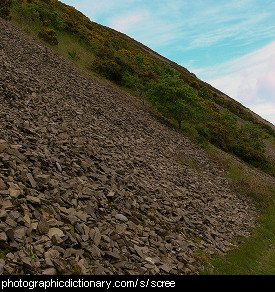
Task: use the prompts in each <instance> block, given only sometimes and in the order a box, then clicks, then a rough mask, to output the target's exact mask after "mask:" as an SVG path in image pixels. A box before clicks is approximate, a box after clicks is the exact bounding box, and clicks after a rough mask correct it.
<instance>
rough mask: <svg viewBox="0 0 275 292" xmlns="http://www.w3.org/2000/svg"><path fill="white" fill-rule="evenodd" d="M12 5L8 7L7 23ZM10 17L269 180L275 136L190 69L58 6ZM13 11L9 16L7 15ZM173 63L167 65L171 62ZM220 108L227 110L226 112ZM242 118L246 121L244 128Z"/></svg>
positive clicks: (27, 1)
mask: <svg viewBox="0 0 275 292" xmlns="http://www.w3.org/2000/svg"><path fill="white" fill-rule="evenodd" d="M10 2H11V1H9V0H5V1H4V3H5V4H4V6H5V7H4V6H3V7H4V8H3V9H4V10H3V9H2V8H1V10H0V11H2V10H3V11H6V12H5V13H6V14H5V15H7V16H6V18H8V17H9V8H11V5H10V4H11V3H10ZM12 4H13V5H12V8H11V9H12V10H11V15H12V17H13V22H14V23H15V24H16V25H18V26H19V27H21V28H23V29H25V30H27V31H32V33H34V34H35V35H34V36H35V37H39V38H40V39H41V40H43V41H44V42H46V43H48V44H49V45H50V46H52V47H53V48H55V49H56V50H58V51H59V52H62V53H63V54H65V55H66V56H67V57H69V58H71V59H72V60H73V61H75V62H76V63H77V64H79V65H81V66H82V67H84V68H85V69H86V70H88V71H91V72H95V73H97V74H99V75H100V76H103V77H104V78H107V79H109V80H111V81H113V82H115V83H116V84H117V85H118V86H121V87H123V88H125V89H126V88H127V90H130V91H131V92H132V93H134V94H136V95H137V96H139V97H140V98H141V99H142V100H143V102H145V101H146V102H147V103H149V104H150V105H151V106H153V107H154V108H156V109H157V110H158V111H159V112H160V113H161V114H162V115H164V116H165V117H166V118H168V119H169V120H170V121H171V123H172V124H174V125H175V126H177V127H178V128H179V129H180V130H181V131H184V132H185V133H186V134H188V135H189V137H190V138H191V139H193V140H194V141H195V142H197V143H198V144H200V145H206V144H207V143H208V142H211V143H212V144H214V145H216V146H218V147H219V148H221V149H222V150H224V151H227V152H230V153H233V154H235V155H236V156H238V157H239V158H241V159H242V160H244V161H245V162H247V163H249V164H251V165H253V166H255V167H258V168H260V169H262V170H264V171H266V172H269V173H270V174H273V175H274V174H275V170H274V163H273V162H271V161H270V160H269V159H268V158H267V157H266V155H265V144H264V143H263V139H264V138H266V137H270V136H271V137H275V134H274V130H273V129H272V128H271V127H269V126H268V125H267V124H265V123H263V122H261V121H259V120H257V119H256V118H255V117H254V116H253V115H252V114H251V113H249V112H248V111H246V110H245V108H244V107H243V106H242V105H241V104H239V103H238V102H235V101H233V100H230V99H226V98H224V97H223V96H222V95H221V94H219V91H218V90H213V88H210V87H208V86H206V85H205V83H204V82H202V81H200V80H199V79H197V78H196V77H195V76H194V74H191V73H190V72H189V71H188V70H186V69H185V68H183V67H181V66H179V65H177V64H175V63H173V62H164V61H163V59H161V58H159V57H158V55H157V54H156V53H154V52H153V51H151V50H150V49H149V48H147V47H145V46H143V45H142V44H140V43H138V42H137V41H135V40H133V39H131V38H129V37H128V36H126V35H124V34H122V33H119V32H117V31H114V30H112V29H110V28H107V27H104V26H101V25H99V24H97V23H94V22H92V21H91V20H89V19H88V18H87V17H86V16H84V15H83V14H82V13H80V12H79V11H77V10H76V9H74V8H73V7H70V6H68V5H65V4H63V3H62V2H60V1H57V0H12ZM7 11H8V12H7ZM167 61H168V60H167ZM220 106H221V107H222V108H224V109H226V110H225V111H224V112H221V110H220V109H219V108H220ZM237 117H238V118H241V119H242V120H243V121H245V124H243V125H240V124H239V123H238V122H237Z"/></svg>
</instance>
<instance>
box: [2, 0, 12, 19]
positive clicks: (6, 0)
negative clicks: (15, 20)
mask: <svg viewBox="0 0 275 292" xmlns="http://www.w3.org/2000/svg"><path fill="white" fill-rule="evenodd" d="M11 5H12V0H1V7H0V17H2V18H4V19H6V20H10V19H11V16H10V10H11Z"/></svg>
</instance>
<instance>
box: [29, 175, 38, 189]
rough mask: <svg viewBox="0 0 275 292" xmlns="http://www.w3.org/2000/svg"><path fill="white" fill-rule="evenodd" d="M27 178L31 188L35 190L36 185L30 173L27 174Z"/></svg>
mask: <svg viewBox="0 0 275 292" xmlns="http://www.w3.org/2000/svg"><path fill="white" fill-rule="evenodd" d="M27 178H28V179H29V182H30V184H31V186H32V187H33V188H34V189H35V188H36V187H37V183H36V181H35V180H34V178H33V176H32V174H31V173H30V172H29V173H27Z"/></svg>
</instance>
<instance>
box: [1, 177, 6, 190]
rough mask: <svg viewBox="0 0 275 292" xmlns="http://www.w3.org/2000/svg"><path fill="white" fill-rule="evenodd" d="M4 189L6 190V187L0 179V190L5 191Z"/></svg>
mask: <svg viewBox="0 0 275 292" xmlns="http://www.w3.org/2000/svg"><path fill="white" fill-rule="evenodd" d="M6 189H7V185H6V184H5V182H4V181H3V180H2V178H0V190H6Z"/></svg>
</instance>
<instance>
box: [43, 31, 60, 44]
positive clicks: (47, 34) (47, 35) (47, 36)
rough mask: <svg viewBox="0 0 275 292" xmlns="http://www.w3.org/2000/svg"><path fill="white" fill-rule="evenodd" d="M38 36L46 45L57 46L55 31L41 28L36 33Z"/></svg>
mask: <svg viewBox="0 0 275 292" xmlns="http://www.w3.org/2000/svg"><path fill="white" fill-rule="evenodd" d="M38 36H39V37H40V38H41V39H42V40H43V41H45V42H46V43H48V44H50V45H52V46H57V45H58V39H57V35H56V32H55V30H53V29H50V28H42V30H41V31H40V32H39V33H38Z"/></svg>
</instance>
